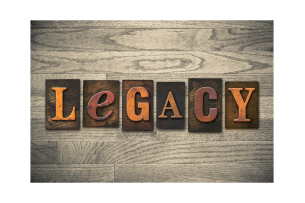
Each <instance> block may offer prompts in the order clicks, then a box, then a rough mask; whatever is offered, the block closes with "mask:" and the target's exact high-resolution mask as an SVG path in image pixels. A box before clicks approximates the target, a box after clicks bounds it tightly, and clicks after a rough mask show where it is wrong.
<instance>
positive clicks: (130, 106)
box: [126, 87, 149, 121]
mask: <svg viewBox="0 0 305 203" xmlns="http://www.w3.org/2000/svg"><path fill="white" fill-rule="evenodd" d="M137 92H139V93H140V94H141V98H148V97H149V94H148V92H147V90H146V89H145V88H144V87H133V88H131V89H130V90H129V91H128V93H127V99H126V100H127V101H126V110H127V116H128V118H129V119H130V120H132V121H140V120H142V119H143V120H145V121H148V120H149V103H148V102H140V103H138V108H141V109H142V112H141V114H140V115H139V116H138V115H136V113H135V99H136V93H137Z"/></svg>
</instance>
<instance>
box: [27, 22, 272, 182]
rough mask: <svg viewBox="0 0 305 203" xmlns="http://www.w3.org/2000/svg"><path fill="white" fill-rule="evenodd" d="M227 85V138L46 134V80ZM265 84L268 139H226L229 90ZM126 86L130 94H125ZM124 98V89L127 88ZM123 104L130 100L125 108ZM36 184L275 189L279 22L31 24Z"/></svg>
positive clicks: (241, 133)
mask: <svg viewBox="0 0 305 203" xmlns="http://www.w3.org/2000/svg"><path fill="white" fill-rule="evenodd" d="M74 78H75V79H80V80H81V99H80V102H81V108H82V105H83V104H82V103H83V97H82V96H83V86H82V85H83V80H120V83H121V84H122V80H129V79H130V80H138V79H142V80H145V79H148V80H154V93H155V94H154V118H156V116H157V115H156V103H157V102H156V92H157V91H156V82H167V81H182V82H185V85H186V87H185V88H186V112H185V114H186V115H188V102H187V101H188V78H222V79H223V101H222V112H223V114H222V123H223V124H222V127H223V130H222V133H189V132H188V128H187V124H188V122H187V120H188V119H187V118H186V122H185V129H184V130H181V129H179V130H160V129H157V128H156V122H155V121H154V131H152V132H122V112H121V109H122V102H121V101H122V100H121V101H120V127H119V128H102V129H101V128H84V127H83V126H82V117H83V116H82V113H83V111H82V110H81V111H80V116H81V129H80V130H62V131H47V130H46V129H45V80H46V79H74ZM226 81H258V82H259V87H260V91H259V129H241V130H238V129H230V130H229V129H225V124H224V123H225V108H224V106H225V100H224V99H225V98H224V93H225V91H224V87H225V86H224V83H225V82H226ZM120 86H121V85H120ZM120 92H122V86H121V87H120ZM120 99H122V98H120ZM31 181H32V182H273V21H31Z"/></svg>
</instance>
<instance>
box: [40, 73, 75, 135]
mask: <svg viewBox="0 0 305 203" xmlns="http://www.w3.org/2000/svg"><path fill="white" fill-rule="evenodd" d="M54 87H65V88H66V89H65V90H63V92H62V94H63V107H62V108H63V118H67V117H69V116H70V114H71V112H72V111H73V108H74V107H75V120H52V118H55V117H56V91H55V90H53V89H52V88H54ZM45 92H46V98H45V102H46V116H45V121H46V129H47V130H79V129H80V80H77V79H64V80H46V89H45Z"/></svg>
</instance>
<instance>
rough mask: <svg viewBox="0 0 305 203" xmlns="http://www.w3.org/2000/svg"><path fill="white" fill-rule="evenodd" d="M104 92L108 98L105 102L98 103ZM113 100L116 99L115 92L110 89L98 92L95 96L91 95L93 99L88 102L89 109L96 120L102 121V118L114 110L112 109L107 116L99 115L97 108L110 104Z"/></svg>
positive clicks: (105, 117)
mask: <svg viewBox="0 0 305 203" xmlns="http://www.w3.org/2000/svg"><path fill="white" fill-rule="evenodd" d="M103 94H107V99H106V101H104V102H103V103H101V104H98V100H99V99H100V98H101V96H102V95H103ZM113 101H114V94H113V93H112V92H110V91H101V92H99V93H96V94H95V95H94V96H93V97H91V99H90V100H89V102H88V106H87V110H88V113H89V115H90V116H91V117H92V118H93V119H95V120H100V121H101V120H105V119H107V118H108V117H109V116H110V115H111V114H112V110H110V111H109V112H108V114H107V115H106V116H103V117H98V116H97V115H96V108H97V107H103V106H108V105H109V104H111V103H112V102H113Z"/></svg>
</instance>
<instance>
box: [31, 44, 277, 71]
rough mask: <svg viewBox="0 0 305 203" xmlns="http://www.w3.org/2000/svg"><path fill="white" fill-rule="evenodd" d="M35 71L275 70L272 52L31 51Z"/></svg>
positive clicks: (32, 68)
mask: <svg viewBox="0 0 305 203" xmlns="http://www.w3.org/2000/svg"><path fill="white" fill-rule="evenodd" d="M31 73H53V74H73V73H74V74H75V73H79V74H89V73H95V74H110V73H112V74H113V73H115V74H119V73H121V74H122V75H124V74H139V73H142V74H151V73H153V74H158V73H160V74H165V75H171V74H175V75H176V74H180V75H183V74H184V73H188V74H192V73H193V74H194V75H198V74H243V75H246V74H273V53H272V52H255V53H253V52H251V53H243V52H239V53H233V52H202V51H201V52H198V51H196V52H195V51H138V52H130V51H129V52H127V51H126V52H121V51H118V52H116V51H111V52H101V51H94V52H90V51H65V52H62V51H46V49H44V50H41V51H35V50H32V51H31Z"/></svg>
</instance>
